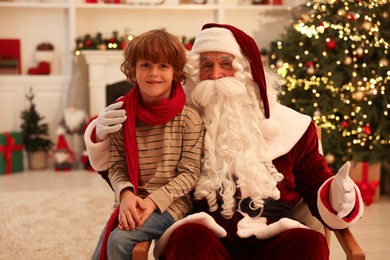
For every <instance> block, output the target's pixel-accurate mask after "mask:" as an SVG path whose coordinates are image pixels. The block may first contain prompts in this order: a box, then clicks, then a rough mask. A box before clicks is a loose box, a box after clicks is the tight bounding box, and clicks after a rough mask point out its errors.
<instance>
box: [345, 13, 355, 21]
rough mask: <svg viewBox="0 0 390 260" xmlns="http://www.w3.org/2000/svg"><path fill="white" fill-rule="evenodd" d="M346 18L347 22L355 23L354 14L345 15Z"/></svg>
mask: <svg viewBox="0 0 390 260" xmlns="http://www.w3.org/2000/svg"><path fill="white" fill-rule="evenodd" d="M347 18H348V20H350V21H351V22H353V21H355V14H353V13H349V14H348V15H347Z"/></svg>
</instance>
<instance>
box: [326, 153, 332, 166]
mask: <svg viewBox="0 0 390 260" xmlns="http://www.w3.org/2000/svg"><path fill="white" fill-rule="evenodd" d="M325 159H326V161H327V162H328V164H333V163H334V155H333V154H331V153H327V154H326V155H325Z"/></svg>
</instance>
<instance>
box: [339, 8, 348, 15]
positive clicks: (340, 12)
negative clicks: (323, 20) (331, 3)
mask: <svg viewBox="0 0 390 260" xmlns="http://www.w3.org/2000/svg"><path fill="white" fill-rule="evenodd" d="M337 14H338V15H340V16H345V15H346V14H347V12H346V11H345V10H344V9H339V10H338V11H337Z"/></svg>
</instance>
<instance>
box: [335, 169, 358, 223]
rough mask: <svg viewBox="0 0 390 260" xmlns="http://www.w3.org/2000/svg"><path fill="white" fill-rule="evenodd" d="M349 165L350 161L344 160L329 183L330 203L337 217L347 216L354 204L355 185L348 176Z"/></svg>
mask: <svg viewBox="0 0 390 260" xmlns="http://www.w3.org/2000/svg"><path fill="white" fill-rule="evenodd" d="M350 167H351V164H350V162H346V163H345V164H344V165H343V166H342V167H341V168H340V169H339V171H338V172H337V174H336V177H335V178H334V179H333V181H332V183H331V184H330V194H329V200H330V205H331V206H332V208H333V209H334V210H335V211H336V212H338V214H337V217H339V218H343V217H345V216H347V215H348V214H349V213H350V212H351V211H352V210H353V208H354V206H355V200H356V197H355V185H354V182H353V180H352V179H351V178H350V177H349V169H350Z"/></svg>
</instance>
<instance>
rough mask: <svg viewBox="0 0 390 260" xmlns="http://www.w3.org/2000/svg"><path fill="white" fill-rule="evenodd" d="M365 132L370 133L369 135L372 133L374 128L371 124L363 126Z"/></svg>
mask: <svg viewBox="0 0 390 260" xmlns="http://www.w3.org/2000/svg"><path fill="white" fill-rule="evenodd" d="M363 133H365V134H368V135H370V134H372V129H371V127H370V125H369V124H367V125H366V126H364V127H363Z"/></svg>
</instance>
